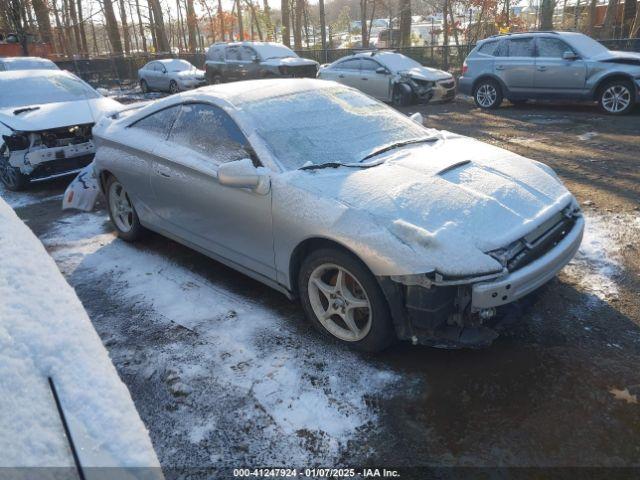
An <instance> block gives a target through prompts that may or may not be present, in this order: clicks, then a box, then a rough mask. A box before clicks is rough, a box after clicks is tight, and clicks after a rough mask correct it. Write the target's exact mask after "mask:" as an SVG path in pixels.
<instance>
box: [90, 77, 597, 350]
mask: <svg viewBox="0 0 640 480" xmlns="http://www.w3.org/2000/svg"><path fill="white" fill-rule="evenodd" d="M94 135H95V140H96V143H97V145H98V151H97V154H96V159H95V167H94V172H95V175H96V177H97V178H98V179H99V183H100V188H101V190H102V192H103V193H104V194H105V195H106V199H107V202H106V203H107V205H108V210H109V214H110V216H111V219H112V222H113V225H114V226H115V229H116V231H117V233H118V235H119V236H120V237H121V238H122V239H124V240H127V241H134V240H138V239H139V238H140V237H141V236H142V235H143V233H144V231H145V229H150V230H154V231H157V232H160V233H162V234H164V235H166V236H168V237H170V238H173V239H175V240H177V241H179V242H182V243H184V244H185V245H188V246H190V247H193V248H195V249H197V250H199V251H201V252H202V253H204V254H206V255H209V256H211V257H212V258H214V259H217V260H219V261H221V262H223V263H225V264H227V265H229V266H231V267H233V268H235V269H237V270H239V271H241V272H243V273H245V274H247V275H249V276H251V277H253V278H255V279H257V280H259V281H261V282H264V283H265V284H267V285H270V286H271V287H273V288H275V289H276V290H279V291H280V292H283V293H284V294H285V295H287V296H288V297H289V298H295V297H299V298H300V300H301V302H302V306H303V309H304V311H305V313H306V315H307V316H308V318H309V319H310V321H311V322H312V323H313V324H314V325H315V326H316V327H317V328H318V329H319V330H320V331H322V332H324V333H325V334H327V335H329V336H332V337H334V338H336V339H338V340H340V341H342V342H344V343H347V344H350V345H353V346H355V347H357V348H360V349H363V350H371V351H375V350H380V349H382V348H384V347H386V346H387V345H389V343H390V342H391V341H392V340H393V339H394V338H395V337H398V338H400V339H405V340H412V341H413V342H418V343H424V344H430V345H435V346H447V347H460V346H478V345H487V344H489V343H490V342H491V341H492V340H493V339H494V338H495V337H496V336H497V334H496V333H495V331H494V329H493V323H492V322H493V321H495V318H496V317H495V315H496V308H497V307H501V306H503V305H506V304H508V303H510V302H513V301H515V300H518V299H520V298H522V297H523V296H525V295H527V294H528V293H530V292H532V291H533V290H535V289H536V288H538V287H540V286H541V285H542V284H544V283H545V282H547V281H548V280H550V279H551V278H552V277H553V276H554V275H555V274H556V273H557V272H558V271H559V270H560V269H561V268H562V267H563V266H564V265H565V264H566V263H567V262H569V260H570V259H571V258H572V257H573V255H574V254H575V252H576V250H577V249H578V247H579V245H580V241H581V238H582V232H583V228H584V220H583V218H582V215H581V212H580V208H579V206H578V204H577V203H576V200H575V199H574V197H573V196H572V195H571V193H569V192H568V191H567V189H566V188H565V187H564V185H563V184H562V182H561V181H560V179H559V178H558V177H557V176H556V174H555V173H554V172H553V170H552V169H551V168H549V167H548V166H546V165H544V164H542V163H539V162H535V161H532V160H528V159H526V158H523V157H521V156H519V155H516V154H514V153H511V152H508V151H506V150H502V149H500V148H497V147H494V146H491V145H488V144H485V143H482V142H479V141H477V140H474V139H471V138H467V137H463V136H460V135H454V134H451V133H448V132H439V131H436V130H433V129H428V128H425V127H424V126H423V125H422V123H420V124H418V123H417V122H415V121H413V120H411V119H409V118H408V117H406V116H404V115H402V114H401V113H400V112H398V111H397V110H395V109H393V108H391V107H388V106H386V105H384V104H383V103H381V102H379V101H377V100H375V99H373V98H371V97H369V96H367V95H364V94H363V93H361V92H359V91H358V90H355V89H352V88H349V87H346V86H344V85H340V84H338V83H335V82H328V81H318V80H312V79H306V80H304V79H296V80H284V79H277V80H258V81H254V82H251V83H249V84H246V83H245V84H238V83H236V84H227V85H218V86H213V87H205V88H201V89H198V90H196V91H194V92H186V93H181V94H179V95H174V96H172V97H167V98H164V99H162V100H159V101H157V102H154V103H152V104H148V105H146V106H144V107H142V108H140V109H138V110H134V111H130V112H127V113H125V114H116V115H114V116H112V117H110V118H106V117H105V118H103V119H102V120H101V121H100V122H99V123H98V124H97V125H96V127H95V128H94ZM88 208H89V207H88Z"/></svg>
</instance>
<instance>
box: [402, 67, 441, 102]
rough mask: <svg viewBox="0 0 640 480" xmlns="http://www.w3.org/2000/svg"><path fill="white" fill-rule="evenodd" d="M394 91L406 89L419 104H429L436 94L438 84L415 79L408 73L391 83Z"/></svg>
mask: <svg viewBox="0 0 640 480" xmlns="http://www.w3.org/2000/svg"><path fill="white" fill-rule="evenodd" d="M391 83H392V89H396V88H404V89H406V90H407V91H409V92H411V95H412V96H413V98H414V100H415V101H416V102H418V103H428V102H429V101H430V100H431V99H432V98H433V95H434V93H435V87H436V82H431V81H428V80H423V79H419V78H414V77H413V76H412V75H410V74H407V73H402V72H401V73H399V74H397V75H396V76H395V77H394V78H393V79H392V81H391Z"/></svg>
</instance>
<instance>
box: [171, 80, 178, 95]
mask: <svg viewBox="0 0 640 480" xmlns="http://www.w3.org/2000/svg"><path fill="white" fill-rule="evenodd" d="M179 92H180V88H179V87H178V83H177V82H176V81H175V80H171V81H170V82H169V93H172V94H175V93H179Z"/></svg>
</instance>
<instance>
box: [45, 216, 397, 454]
mask: <svg viewBox="0 0 640 480" xmlns="http://www.w3.org/2000/svg"><path fill="white" fill-rule="evenodd" d="M105 219H106V216H105V214H104V213H102V212H98V213H97V214H93V213H83V214H78V215H74V216H72V217H68V218H66V219H64V220H63V223H60V224H59V225H57V226H56V227H55V228H54V229H52V230H51V231H50V233H49V234H48V235H47V236H45V237H44V238H43V241H44V243H45V245H47V246H48V247H49V249H50V250H51V251H52V255H53V256H54V258H55V259H56V261H57V262H58V263H59V265H60V267H61V269H62V270H63V271H64V272H67V273H71V272H73V281H74V282H77V283H84V282H91V281H92V279H101V280H104V279H105V278H111V279H112V282H107V284H108V285H111V286H110V287H107V288H108V290H109V293H110V294H113V295H114V296H117V298H118V299H119V301H122V302H129V303H131V304H134V303H135V304H136V305H138V306H143V308H144V309H145V311H149V310H151V311H152V312H154V316H153V318H154V322H157V323H158V324H162V325H166V327H167V329H169V328H171V327H172V325H175V324H178V325H181V326H183V327H185V328H187V329H189V330H190V331H191V332H195V333H196V334H197V335H198V342H197V344H196V345H189V350H190V351H189V352H187V351H186V350H185V351H181V350H179V348H184V347H173V346H171V345H169V346H168V347H166V348H167V349H166V350H164V351H162V352H160V353H158V347H156V346H150V348H149V351H148V352H147V353H146V354H145V356H146V355H150V356H153V355H156V356H157V358H156V360H155V361H157V362H162V361H163V358H166V357H170V358H172V359H174V360H172V364H173V365H174V366H175V368H176V369H177V370H179V372H178V373H177V374H175V375H174V374H173V373H172V374H171V375H170V377H168V380H169V381H171V382H179V383H180V384H179V385H178V384H173V383H172V388H173V389H174V390H175V389H179V390H183V389H184V390H187V392H186V394H187V395H189V396H190V398H191V397H197V399H198V400H197V401H198V402H199V403H200V404H201V403H202V402H205V403H207V402H209V403H210V404H211V408H209V409H208V410H207V416H208V418H209V420H210V422H211V423H206V422H203V420H202V418H200V417H197V416H196V415H195V414H193V413H190V412H187V411H185V410H182V411H181V412H180V416H179V417H176V420H175V423H174V424H173V426H172V428H174V429H176V430H177V431H183V433H184V434H185V436H186V438H188V439H189V441H190V442H193V443H198V442H200V441H201V440H203V439H205V438H207V435H208V434H209V433H210V432H211V431H212V430H213V429H221V428H223V427H221V426H219V425H222V424H225V422H227V423H226V425H227V426H228V422H229V421H235V422H242V425H243V427H244V426H245V425H246V423H247V422H255V421H257V419H262V420H261V421H262V422H264V417H265V415H266V417H267V418H268V423H269V425H268V426H267V427H263V429H262V430H261V434H258V433H256V435H246V434H243V433H242V432H241V431H237V432H236V431H233V432H231V431H225V432H223V434H224V435H228V436H234V435H235V436H238V435H241V436H242V441H243V442H247V443H248V444H250V450H251V451H252V452H253V454H254V455H258V457H257V458H262V457H260V456H259V455H267V456H265V457H264V458H263V460H264V461H266V462H270V463H271V464H281V463H282V464H287V462H296V461H300V462H306V461H311V460H314V459H315V460H318V459H322V460H331V459H335V458H338V455H339V452H340V451H341V449H344V448H346V446H347V442H348V441H349V440H351V439H354V438H355V437H357V435H358V434H359V430H360V429H361V428H362V427H365V426H366V427H369V426H371V425H375V422H376V419H377V413H376V411H375V409H373V408H371V407H369V406H368V405H367V403H366V402H365V399H366V398H367V397H369V396H376V397H377V396H382V395H384V392H385V391H389V389H390V386H391V385H392V384H394V383H396V382H397V381H398V380H399V377H398V375H396V374H395V373H393V372H390V371H387V370H383V369H380V368H377V367H376V366H373V365H372V364H371V362H366V361H364V360H362V359H361V358H360V357H359V356H358V355H357V354H355V353H354V352H351V351H348V350H346V349H342V348H339V347H336V346H333V345H331V344H328V343H324V342H321V343H318V341H314V339H313V338H309V337H307V336H304V337H301V336H300V332H299V328H298V327H296V324H297V323H298V322H300V321H301V320H302V319H301V318H285V317H283V316H282V314H279V313H278V312H276V311H274V310H273V309H270V308H268V307H265V306H264V305H263V304H262V303H261V301H260V299H259V298H253V297H247V296H244V295H239V294H237V293H234V292H233V291H231V290H229V289H227V288H225V287H224V286H221V285H217V284H215V283H213V282H212V281H209V280H207V279H206V278H203V277H202V276H200V275H198V274H195V273H193V272H191V271H189V270H188V269H186V268H184V267H182V266H180V265H177V264H175V263H173V262H172V261H171V260H170V259H168V258H166V257H164V256H160V255H157V254H154V253H150V252H146V251H144V250H141V249H139V248H136V247H134V246H131V245H129V244H127V243H125V242H123V241H120V240H118V239H116V238H115V236H114V235H113V234H112V233H105ZM107 230H108V229H107ZM300 317H302V313H301V312H300ZM274 339H277V340H278V341H279V343H277V342H276V343H274ZM176 349H178V350H176ZM137 354H138V352H136V355H137ZM175 358H178V359H179V360H177V361H176V360H175ZM318 363H322V364H323V365H322V366H320V367H319V366H318V365H317V364H318ZM159 368H162V367H159ZM144 375H145V376H146V377H147V376H149V373H148V372H146V373H144ZM151 375H153V370H151ZM198 382H199V383H200V384H206V385H207V386H208V387H209V388H211V389H213V391H214V392H215V395H214V396H213V397H212V394H211V393H210V392H206V395H204V394H202V393H200V392H198V391H194V389H193V388H192V385H194V384H198ZM176 385H177V386H176ZM234 392H236V393H237V392H243V393H241V395H242V398H243V399H245V400H244V401H243V404H242V405H239V406H237V408H240V409H241V411H240V413H238V412H237V411H236V413H234V417H236V418H234V419H232V420H229V419H228V418H226V417H227V412H221V411H219V410H216V408H219V407H218V405H219V404H220V402H224V401H225V399H228V398H232V397H231V395H232V394H234ZM234 407H235V406H234ZM216 415H218V416H216ZM181 429H182V430H181ZM302 432H307V433H309V432H310V433H311V434H312V435H314V436H315V438H317V439H320V441H321V443H322V445H323V447H322V449H323V452H324V453H323V454H322V455H323V456H322V457H318V456H317V455H318V452H317V451H312V449H309V448H308V446H306V445H305V443H304V439H305V438H306V433H302ZM265 445H266V446H265ZM255 452H258V453H255ZM162 453H163V452H162V451H160V454H161V456H162ZM165 453H166V454H167V455H169V454H170V453H171V452H165ZM254 458H256V457H254Z"/></svg>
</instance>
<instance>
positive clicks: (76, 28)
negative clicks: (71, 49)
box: [68, 0, 82, 52]
mask: <svg viewBox="0 0 640 480" xmlns="http://www.w3.org/2000/svg"><path fill="white" fill-rule="evenodd" d="M68 7H69V15H70V17H71V22H72V25H71V26H72V29H73V38H74V40H75V51H76V52H81V51H82V39H81V38H80V21H79V20H78V12H77V11H76V2H75V0H68Z"/></svg>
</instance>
